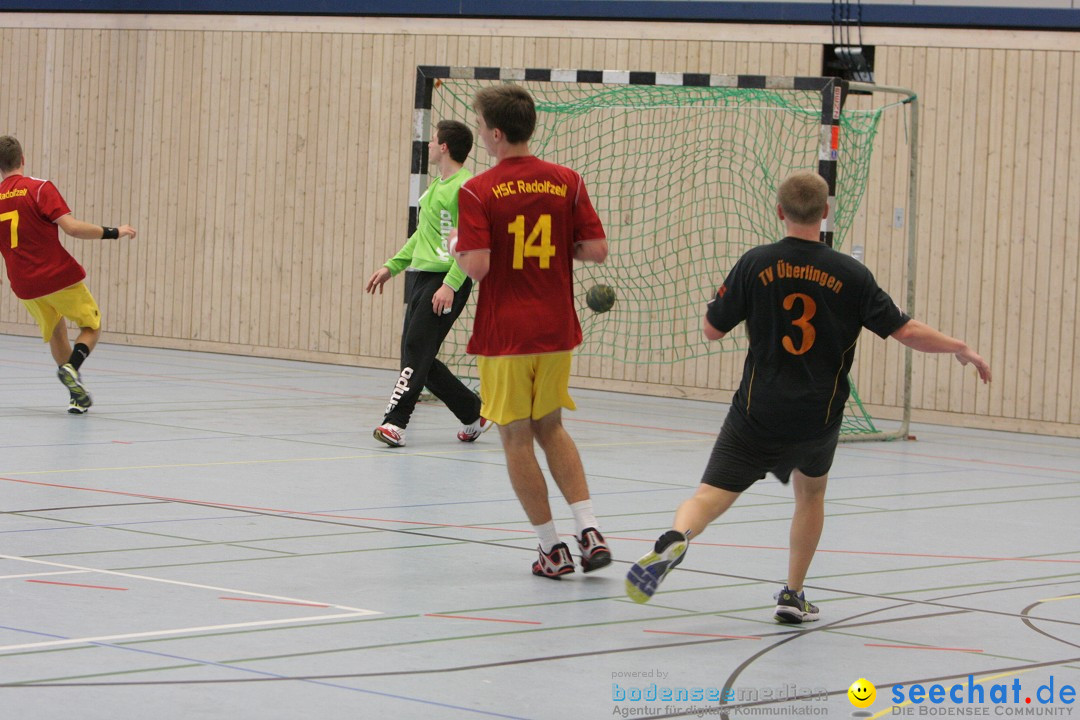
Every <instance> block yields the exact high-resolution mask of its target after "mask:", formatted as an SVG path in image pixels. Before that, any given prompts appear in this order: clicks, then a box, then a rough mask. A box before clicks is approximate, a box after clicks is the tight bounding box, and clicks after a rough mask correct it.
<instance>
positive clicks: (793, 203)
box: [776, 170, 829, 225]
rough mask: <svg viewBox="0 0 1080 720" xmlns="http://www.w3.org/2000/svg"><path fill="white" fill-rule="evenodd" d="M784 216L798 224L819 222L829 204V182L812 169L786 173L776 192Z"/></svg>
mask: <svg viewBox="0 0 1080 720" xmlns="http://www.w3.org/2000/svg"><path fill="white" fill-rule="evenodd" d="M776 198H777V201H778V202H779V203H780V209H781V210H783V211H784V216H785V217H787V219H788V220H790V221H791V222H793V223H796V224H798V225H812V224H814V223H816V222H820V221H821V218H822V217H823V216H824V215H825V208H826V207H828V205H829V184H828V183H827V182H825V178H823V177H821V176H820V175H818V174H817V173H816V172H813V171H812V170H802V171H799V172H797V173H792V174H791V175H788V177H787V179H785V180H784V182H782V183H780V189H779V190H778V191H777V193H776Z"/></svg>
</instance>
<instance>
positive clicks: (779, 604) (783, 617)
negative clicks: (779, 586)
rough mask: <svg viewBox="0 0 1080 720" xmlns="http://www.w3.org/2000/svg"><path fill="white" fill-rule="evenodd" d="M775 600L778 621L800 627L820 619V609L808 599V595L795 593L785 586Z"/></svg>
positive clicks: (774, 596) (775, 596)
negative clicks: (799, 625) (802, 624)
mask: <svg viewBox="0 0 1080 720" xmlns="http://www.w3.org/2000/svg"><path fill="white" fill-rule="evenodd" d="M773 598H775V599H776V615H775V617H776V621H777V622H781V623H784V624H787V625H798V624H800V623H804V622H813V621H815V620H817V619H818V607H817V605H814V604H813V603H811V602H810V601H808V600H807V599H806V593H804V592H799V593H795V592H794V591H792V590H789V589H788V587H787V586H786V585H785V586H784V589H783V590H780V591H779V592H777V593H776V594H775V595H773Z"/></svg>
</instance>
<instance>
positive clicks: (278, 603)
mask: <svg viewBox="0 0 1080 720" xmlns="http://www.w3.org/2000/svg"><path fill="white" fill-rule="evenodd" d="M218 600H236V601H238V602H254V603H269V604H270V605H299V606H300V607H321V608H328V607H330V606H329V605H323V604H322V603H303V602H289V601H288V600H259V599H258V598H240V597H225V596H221V597H219V598H218Z"/></svg>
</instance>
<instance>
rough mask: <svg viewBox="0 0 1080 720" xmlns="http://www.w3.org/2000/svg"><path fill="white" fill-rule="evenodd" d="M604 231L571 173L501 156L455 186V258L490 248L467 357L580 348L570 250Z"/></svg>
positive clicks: (550, 165)
mask: <svg viewBox="0 0 1080 720" xmlns="http://www.w3.org/2000/svg"><path fill="white" fill-rule="evenodd" d="M604 238H605V235H604V227H603V225H601V223H600V218H599V217H597V215H596V210H595V209H593V206H592V202H590V200H589V195H588V193H587V192H586V190H585V183H584V182H582V180H581V176H580V175H578V173H577V172H575V171H574V170H571V169H570V168H568V167H563V166H562V165H556V164H555V163H550V162H545V161H544V160H540V159H539V158H536V157H533V156H531V155H530V156H525V157H510V158H504V159H503V160H502V161H501V162H499V163H498V164H497V165H496V166H495V167H493V168H491V169H490V170H488V171H487V172H484V173H481V174H480V175H477V176H476V177H474V178H472V179H471V180H469V181H468V182H466V183H465V184H464V185H462V187H461V191H460V194H459V196H458V243H457V249H458V251H459V252H467V251H472V250H490V251H491V264H490V267H489V270H488V274H487V275H486V276H485V277H484V278H483V280H482V281H481V282H480V290H479V293H478V296H477V305H476V322H475V324H474V325H473V333H472V337H471V338H470V339H469V345H468V352H469V353H471V354H473V355H485V356H497V355H529V354H535V353H547V352H560V351H565V350H570V349H573V348H574V347H576V346H577V345H579V344H580V343H581V325H580V323H579V322H578V317H577V311H576V310H575V309H574V273H573V270H574V244H575V243H579V242H583V241H586V240H603V239H604Z"/></svg>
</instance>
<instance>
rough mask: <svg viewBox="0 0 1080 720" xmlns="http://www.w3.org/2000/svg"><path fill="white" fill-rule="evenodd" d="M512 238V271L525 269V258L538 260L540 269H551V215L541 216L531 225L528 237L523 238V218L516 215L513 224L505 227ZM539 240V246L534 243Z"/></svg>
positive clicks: (552, 250) (552, 249)
mask: <svg viewBox="0 0 1080 720" xmlns="http://www.w3.org/2000/svg"><path fill="white" fill-rule="evenodd" d="M506 229H507V231H509V232H510V233H511V234H512V235H513V236H514V269H515V270H523V269H524V268H525V258H527V257H534V258H539V260H540V269H541V270H547V269H548V268H550V267H551V257H552V256H553V255H554V254H555V246H554V245H552V244H551V215H548V214H547V213H545V214H543V215H541V216H540V217H539V218H537V220H536V224H535V225H533V228H532V230H531V231H530V232H529V236H528V237H526V236H525V216H524V215H518V216H517V217H516V218H514V222H512V223H510V224H509V225H507V227H506ZM538 239H539V240H540V242H539V244H538V243H537V242H536V241H537V240H538Z"/></svg>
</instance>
